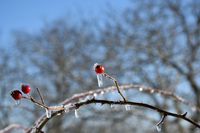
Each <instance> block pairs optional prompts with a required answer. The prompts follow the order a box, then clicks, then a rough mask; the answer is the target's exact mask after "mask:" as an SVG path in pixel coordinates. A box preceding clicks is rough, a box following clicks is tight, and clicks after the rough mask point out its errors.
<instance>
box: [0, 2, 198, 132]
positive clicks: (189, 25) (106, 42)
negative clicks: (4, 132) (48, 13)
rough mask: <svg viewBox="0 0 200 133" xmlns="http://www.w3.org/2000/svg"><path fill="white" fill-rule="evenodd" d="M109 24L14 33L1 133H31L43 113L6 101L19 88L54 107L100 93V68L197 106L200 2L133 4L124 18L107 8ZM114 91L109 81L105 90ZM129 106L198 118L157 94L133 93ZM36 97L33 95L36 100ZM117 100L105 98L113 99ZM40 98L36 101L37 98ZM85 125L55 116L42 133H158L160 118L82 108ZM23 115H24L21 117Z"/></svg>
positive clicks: (179, 128) (168, 125) (168, 128)
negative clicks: (16, 126)
mask: <svg viewBox="0 0 200 133" xmlns="http://www.w3.org/2000/svg"><path fill="white" fill-rule="evenodd" d="M108 8H109V9H107V10H106V11H105V12H104V18H103V19H102V18H98V17H97V18H91V19H88V18H85V19H81V20H80V21H79V22H78V23H74V22H73V17H72V16H70V17H66V18H61V19H59V20H56V21H54V22H49V23H45V24H44V26H43V27H42V28H41V30H40V31H39V32H38V33H35V34H31V33H29V32H26V31H20V30H18V31H15V32H14V34H13V40H14V41H13V44H14V45H13V47H12V50H5V49H4V47H3V45H2V47H1V50H0V53H1V56H0V68H1V73H0V79H1V80H0V88H1V89H0V95H1V97H0V101H1V102H0V107H1V112H0V129H1V128H4V127H6V126H7V125H9V124H11V123H20V124H21V125H24V126H27V127H30V126H31V125H32V124H33V123H34V121H35V120H37V118H39V116H41V115H42V114H44V110H40V109H38V108H37V107H35V106H34V105H30V104H29V103H28V102H26V101H22V103H21V104H20V106H18V107H15V106H14V104H13V103H14V102H13V101H12V99H11V98H10V96H9V92H10V91H11V90H12V88H16V87H18V86H19V84H20V83H28V84H30V85H31V87H32V88H36V87H39V88H40V89H41V92H42V93H43V94H44V98H45V102H46V103H48V104H49V105H55V104H57V103H59V102H61V101H62V100H64V99H65V98H69V97H70V96H72V95H73V94H76V93H80V92H85V91H87V90H93V89H96V88H97V81H96V78H95V74H94V73H93V71H92V66H93V64H94V63H96V62H98V63H102V64H104V66H105V67H106V71H107V72H108V73H110V74H111V75H113V76H114V77H116V78H117V79H118V81H119V83H120V84H126V83H137V84H144V85H147V86H151V87H154V88H156V89H164V90H169V91H172V92H174V93H176V94H178V95H180V96H182V97H184V98H185V99H187V100H188V101H190V102H191V103H193V104H195V105H196V106H197V107H200V78H199V77H200V69H199V68H200V1H198V0H185V1H180V0H166V1H160V0H155V1H148V0H141V1H136V0H133V1H130V6H129V7H127V8H126V9H125V10H123V12H120V14H115V13H116V11H115V10H114V9H112V7H109V6H108ZM109 85H112V83H111V82H107V81H105V85H104V86H109ZM124 93H126V97H127V98H128V99H130V100H134V101H140V102H145V103H149V104H152V105H156V106H158V107H160V108H162V109H166V110H171V111H175V112H180V113H182V112H185V111H188V112H189V116H190V117H192V118H193V119H194V120H195V121H197V122H199V121H200V114H199V112H198V110H196V109H195V108H190V107H188V106H185V105H183V104H181V103H178V102H176V101H173V100H171V99H169V98H168V97H163V96H160V95H156V94H145V93H141V92H137V91H128V92H124ZM34 94H35V93H33V95H34ZM115 95H116V97H117V99H119V98H120V97H118V94H117V93H112V94H110V95H105V96H104V97H103V98H109V99H116V98H115V97H114V96H115ZM35 96H36V97H37V95H35ZM79 113H80V119H75V118H74V113H73V112H72V113H70V115H64V116H58V117H56V118H54V119H53V120H51V121H50V122H49V123H48V124H47V126H46V127H45V131H46V132H48V133H55V132H59V133H62V132H63V133H64V132H73V133H76V132H77V133H78V132H83V133H88V132H93V133H101V132H105V133H111V132H118V133H121V132H127V133H129V132H137V133H143V132H148V133H154V132H157V131H156V130H155V125H156V123H157V122H158V121H159V119H160V116H159V115H157V114H156V113H155V114H154V113H153V114H152V112H151V111H149V110H146V109H144V108H133V109H132V111H125V109H124V108H122V107H121V108H120V107H119V108H117V109H111V108H110V107H107V106H105V107H104V106H98V105H92V106H88V107H84V108H81V109H80V111H79ZM22 114H23V115H22ZM162 132H163V133H171V132H180V133H189V132H193V133H195V132H199V130H198V129H196V128H195V127H194V126H191V125H190V124H188V123H185V122H183V121H180V120H177V119H167V120H166V121H165V123H164V125H163V128H162Z"/></svg>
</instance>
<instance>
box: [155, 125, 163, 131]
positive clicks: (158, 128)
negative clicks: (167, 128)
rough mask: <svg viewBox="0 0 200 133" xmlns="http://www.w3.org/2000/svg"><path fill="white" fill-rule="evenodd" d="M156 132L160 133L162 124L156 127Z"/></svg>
mask: <svg viewBox="0 0 200 133" xmlns="http://www.w3.org/2000/svg"><path fill="white" fill-rule="evenodd" d="M156 130H157V132H161V131H162V124H160V125H156Z"/></svg>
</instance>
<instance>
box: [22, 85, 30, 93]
mask: <svg viewBox="0 0 200 133" xmlns="http://www.w3.org/2000/svg"><path fill="white" fill-rule="evenodd" d="M21 90H22V92H23V93H24V94H28V93H30V92H31V87H30V86H29V85H24V84H22V86H21Z"/></svg>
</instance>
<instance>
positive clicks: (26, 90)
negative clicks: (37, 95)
mask: <svg viewBox="0 0 200 133" xmlns="http://www.w3.org/2000/svg"><path fill="white" fill-rule="evenodd" d="M21 91H22V92H23V93H24V94H26V95H28V94H29V93H30V92H31V87H30V86H29V85H25V84H22V85H21ZM21 91H20V90H13V91H12V92H11V94H10V95H11V96H12V98H13V99H14V100H16V101H17V100H20V99H22V98H23V94H22V92H21Z"/></svg>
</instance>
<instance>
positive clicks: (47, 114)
mask: <svg viewBox="0 0 200 133" xmlns="http://www.w3.org/2000/svg"><path fill="white" fill-rule="evenodd" d="M45 111H46V116H47V118H51V110H48V109H45Z"/></svg>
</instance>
